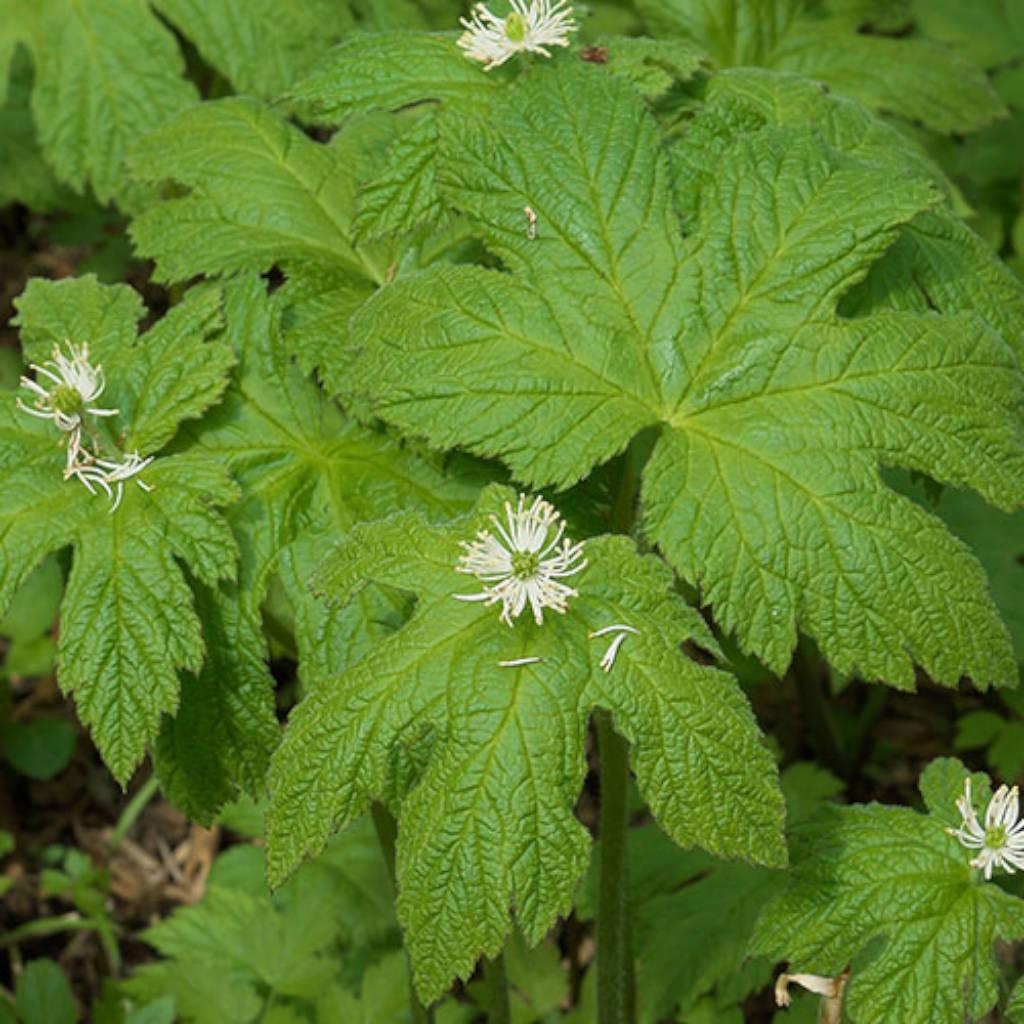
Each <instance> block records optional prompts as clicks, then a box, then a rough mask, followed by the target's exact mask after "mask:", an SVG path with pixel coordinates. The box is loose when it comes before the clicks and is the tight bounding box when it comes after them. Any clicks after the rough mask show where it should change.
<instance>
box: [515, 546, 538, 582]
mask: <svg viewBox="0 0 1024 1024" xmlns="http://www.w3.org/2000/svg"><path fill="white" fill-rule="evenodd" d="M539 568H540V559H539V558H538V557H537V555H536V554H535V553H534V552H532V551H517V552H516V553H515V554H514V555H513V556H512V575H513V576H515V578H516V579H517V580H528V579H532V578H533V577H534V576H536V575H537V570H538V569H539Z"/></svg>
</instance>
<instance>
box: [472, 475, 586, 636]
mask: <svg viewBox="0 0 1024 1024" xmlns="http://www.w3.org/2000/svg"><path fill="white" fill-rule="evenodd" d="M526 502H527V498H526V495H525V494H520V495H519V502H518V504H517V505H516V506H515V507H514V508H513V506H512V504H511V502H505V522H504V523H502V522H501V520H500V519H498V517H497V516H491V522H492V523H493V524H494V531H495V532H494V533H492V532H491V531H490V530H481V531H480V533H479V534H477V538H476V540H474V541H463V542H462V547H463V548H464V549H465V554H464V555H462V557H461V558H460V559H459V564H458V565H457V566H456V571H457V572H464V573H468V574H469V575H471V576H475V577H476V578H477V579H478V580H480V582H481V583H482V584H483V587H484V589H483V591H482V592H481V593H479V594H455V595H453V596H454V597H455V598H456V600H459V601H483V602H485V603H486V604H497V603H498V602H499V601H500V602H501V616H500V617H501V621H502V622H504V623H506V624H507V625H509V626H511V625H512V623H513V621H514V620H515V619H517V618H518V617H519V616H520V615H521V614H522V612H523V610H524V609H525V608H526V606H527V604H529V605H530V609H531V610H532V611H533V618H534V621H535V622H536V623H537V625H538V626H540V625H542V624H543V622H544V609H545V608H550V609H552V610H553V611H556V612H558V613H559V614H564V613H565V609H566V606H567V602H568V599H569V598H570V597H576V593H577V592H576V590H574V589H573V588H572V587H570V586H567V585H566V584H564V583H560V582H559V581H560V580H561V579H564V578H565V577H567V576H574V575H575V574H576V573H578V572H579V571H580V570H581V569H583V568H584V567H585V566H586V564H587V561H586V559H585V558H583V544H582V542H581V543H579V544H573V543H572V542H571V541H570V540H568V539H565V538H564V537H563V535H564V533H565V523H564V522H563V521H562V517H561V516H560V515H559V514H558V512H557V510H556V509H555V507H554V506H553V505H551V504H550V503H549V502H547V501H545V500H544V499H543V498H535V499H534V500H533V503H532V504H531V505H529V506H528V505H527V504H526Z"/></svg>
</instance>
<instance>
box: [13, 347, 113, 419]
mask: <svg viewBox="0 0 1024 1024" xmlns="http://www.w3.org/2000/svg"><path fill="white" fill-rule="evenodd" d="M66 344H67V347H68V352H69V353H70V354H69V355H67V356H65V355H62V354H61V351H60V348H59V347H58V346H57V345H54V346H53V355H52V358H50V359H49V360H47V361H46V362H45V363H43V364H42V365H41V366H40V365H38V364H36V363H31V364H30V369H32V370H34V371H35V374H36V379H35V380H33V379H32V378H31V377H22V378H21V381H20V382H19V383H20V384H21V386H22V387H23V388H25V389H26V390H27V391H29V392H31V393H32V395H33V398H32V404H31V405H26V404H25V403H24V402H22V400H21V399H20V398H19V399H18V408H19V409H21V411H22V412H27V413H28V414H29V415H30V416H37V417H39V419H44V420H53V422H54V423H55V424H56V425H57V427H58V428H59V429H60V430H64V431H74V430H77V429H78V428H79V427H80V426H81V423H82V414H83V413H89V414H91V415H93V416H116V415H117V409H101V408H99V407H97V406H93V405H91V404H90V403H92V402H95V401H96V399H97V398H99V397H100V395H101V394H102V393H103V388H104V387H105V381H104V379H103V367H102V366H93V365H92V364H91V363H90V362H89V346H88V345H82V346H81V348H76V347H75V346H74V345H72V344H71V342H70V341H69V342H66ZM43 382H49V387H48V388H47V387H44V386H43Z"/></svg>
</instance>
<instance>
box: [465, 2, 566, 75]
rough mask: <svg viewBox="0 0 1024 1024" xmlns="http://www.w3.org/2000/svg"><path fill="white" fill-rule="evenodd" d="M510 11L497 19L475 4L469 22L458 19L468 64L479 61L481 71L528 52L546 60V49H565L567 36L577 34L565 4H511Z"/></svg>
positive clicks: (494, 15)
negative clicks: (542, 56) (481, 67)
mask: <svg viewBox="0 0 1024 1024" xmlns="http://www.w3.org/2000/svg"><path fill="white" fill-rule="evenodd" d="M511 4H512V10H511V11H510V12H509V14H508V15H506V17H504V18H499V17H498V16H497V15H496V14H494V13H493V12H492V11H491V10H490V9H489V8H488V7H487V5H486V4H484V3H478V4H477V5H476V6H475V7H474V8H473V10H472V17H471V18H460V19H459V23H460V24H461V25H462V27H463V28H464V29H465V30H466V31H465V32H463V33H462V35H461V36H460V37H459V46H460V47H461V48H462V50H463V51H464V52H465V54H466V56H467V57H469V58H470V59H471V60H478V61H481V62H482V63H483V65H484V71H490V70H491V68H496V67H497V66H498V65H499V64H504V63H505V61H507V60H508V59H509V57H511V56H513V55H514V54H516V53H522V52H524V51H527V50H528V51H531V52H533V53H541V54H543V55H544V56H545V57H550V56H551V54H550V52H549V51H548V49H547V47H549V46H568V45H569V33H570V32H575V31H576V23H575V22H574V21H573V20H572V7H571V6H570V5H569V3H568V2H567V0H554V3H552V2H551V0H531V2H530V3H529V4H527V3H525V0H511Z"/></svg>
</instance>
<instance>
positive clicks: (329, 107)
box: [289, 31, 496, 125]
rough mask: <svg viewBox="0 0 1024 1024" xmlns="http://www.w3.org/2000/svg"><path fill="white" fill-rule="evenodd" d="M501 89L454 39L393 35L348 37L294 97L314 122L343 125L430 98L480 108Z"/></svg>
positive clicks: (300, 84)
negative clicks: (355, 116)
mask: <svg viewBox="0 0 1024 1024" xmlns="http://www.w3.org/2000/svg"><path fill="white" fill-rule="evenodd" d="M495 87H496V82H495V80H494V79H493V78H492V77H488V76H487V75H485V74H484V73H483V71H482V70H481V68H480V67H479V65H476V64H474V63H473V62H472V61H468V60H466V57H465V55H464V54H463V53H462V51H461V50H460V49H459V48H458V47H457V46H456V45H455V38H454V37H453V36H451V35H429V34H427V33H423V32H405V31H391V32H376V33H360V34H357V35H354V36H351V37H350V38H349V39H346V40H345V41H344V42H343V43H342V44H341V45H340V46H336V47H335V48H334V49H333V50H332V51H331V52H330V53H328V54H327V55H326V56H325V57H324V58H323V60H321V62H320V64H319V65H318V66H317V67H316V68H315V69H314V70H313V71H312V72H311V73H310V74H309V75H307V76H306V77H305V78H304V79H302V81H300V82H298V83H297V84H296V85H295V86H294V87H293V88H292V89H291V91H290V93H289V96H290V98H291V99H292V100H293V101H294V102H295V104H296V105H297V107H298V109H299V110H300V111H301V112H302V114H303V115H304V116H306V117H308V118H309V119H310V120H312V121H314V122H316V123H317V124H331V125H337V124H340V123H341V122H342V121H344V120H345V118H347V117H350V116H351V115H352V114H356V113H366V112H368V111H371V110H396V109H398V108H399V107H403V106H406V105H407V104H410V103H421V102H423V101H425V100H435V101H448V102H450V101H456V102H460V103H462V104H480V103H482V102H486V97H487V96H488V94H489V93H491V92H492V91H493V90H494V89H495Z"/></svg>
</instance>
